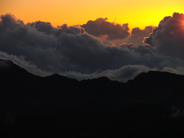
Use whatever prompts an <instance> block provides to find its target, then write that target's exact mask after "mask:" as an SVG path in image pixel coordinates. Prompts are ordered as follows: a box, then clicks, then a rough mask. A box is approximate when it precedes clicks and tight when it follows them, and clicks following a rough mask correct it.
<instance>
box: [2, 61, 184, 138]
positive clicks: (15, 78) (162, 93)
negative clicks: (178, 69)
mask: <svg viewBox="0 0 184 138" xmlns="http://www.w3.org/2000/svg"><path fill="white" fill-rule="evenodd" d="M183 82H184V76H182V75H176V74H172V73H168V72H158V71H150V72H147V73H141V74H139V75H138V76H137V77H135V79H133V80H129V81H128V82H127V83H122V82H118V81H112V80H110V79H108V78H106V77H101V78H96V79H88V80H82V81H78V80H75V79H70V78H67V77H64V76H61V75H58V74H53V75H51V76H46V77H40V76H35V75H33V74H31V73H29V72H27V71H26V70H25V69H23V68H21V67H19V66H17V65H16V64H14V63H13V62H12V61H10V60H4V59H1V60H0V84H1V92H0V118H1V123H0V128H1V132H2V133H1V135H2V136H4V137H8V138H9V137H13V138H14V137H15V138H16V137H22V138H23V137H30V138H31V137H36V138H40V137H57V136H64V137H77V138H79V137H98V138H101V137H107V138H110V137H123V136H124V137H137V136H140V137H144V136H146V137H161V136H167V137H182V136H184V133H183V130H182V129H181V128H182V126H183V125H182V124H183V123H184V117H183V107H184V101H183V97H184V93H183V91H184V88H183Z"/></svg>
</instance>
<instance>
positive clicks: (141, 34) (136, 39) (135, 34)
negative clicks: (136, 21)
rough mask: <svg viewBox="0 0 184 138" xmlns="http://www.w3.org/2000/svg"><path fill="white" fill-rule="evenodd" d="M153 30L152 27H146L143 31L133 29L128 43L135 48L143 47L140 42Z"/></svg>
mask: <svg viewBox="0 0 184 138" xmlns="http://www.w3.org/2000/svg"><path fill="white" fill-rule="evenodd" d="M154 28H155V27H153V26H146V27H145V28H144V29H143V30H141V29H140V28H139V27H137V28H133V29H132V32H131V37H130V38H129V40H128V42H129V43H134V45H136V46H139V45H143V43H142V41H143V40H144V38H145V37H148V36H149V35H150V34H151V33H152V31H153V29H154Z"/></svg>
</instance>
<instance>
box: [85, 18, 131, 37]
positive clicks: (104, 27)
mask: <svg viewBox="0 0 184 138" xmlns="http://www.w3.org/2000/svg"><path fill="white" fill-rule="evenodd" d="M107 20H108V19H107V18H98V19H96V20H95V21H88V22H87V23H86V24H83V25H82V27H83V28H84V29H85V31H86V32H87V33H89V34H92V35H94V36H97V37H100V36H105V35H106V37H107V39H109V40H112V39H124V38H126V37H128V36H129V35H130V34H129V32H128V31H129V27H128V24H123V25H120V24H115V23H111V22H108V21H107Z"/></svg>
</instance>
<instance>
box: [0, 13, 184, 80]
mask: <svg viewBox="0 0 184 138" xmlns="http://www.w3.org/2000/svg"><path fill="white" fill-rule="evenodd" d="M153 33H154V32H153ZM0 58H7V59H10V60H13V61H14V62H16V63H17V64H18V65H21V66H22V67H24V68H26V69H27V70H28V71H30V72H32V73H34V74H37V75H38V74H40V75H44V74H50V73H59V74H62V75H67V76H71V77H75V78H78V79H84V78H94V77H100V76H107V77H109V78H110V79H113V80H119V81H127V80H128V79H132V78H134V77H135V76H136V75H137V74H138V73H140V72H146V71H149V70H164V69H167V70H171V71H173V72H177V71H178V69H180V71H181V70H183V67H184V63H183V61H182V60H181V59H178V58H173V57H171V56H163V55H161V54H158V53H157V51H156V50H155V49H154V48H152V47H151V46H134V44H132V43H123V44H119V45H115V44H113V43H111V42H109V41H100V40H99V39H98V38H96V37H95V36H93V35H91V34H88V33H87V32H85V30H84V29H83V28H82V27H80V26H67V25H62V26H59V27H58V28H54V27H53V26H52V25H51V24H50V23H45V22H41V21H38V22H34V23H28V24H24V23H23V22H22V21H20V20H17V19H16V18H15V17H13V16H12V15H10V14H6V15H2V16H1V21H0ZM180 71H178V72H179V73H180Z"/></svg>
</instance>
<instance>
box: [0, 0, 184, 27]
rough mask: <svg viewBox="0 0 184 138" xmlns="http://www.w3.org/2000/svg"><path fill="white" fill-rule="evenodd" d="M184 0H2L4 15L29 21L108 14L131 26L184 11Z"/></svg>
mask: <svg viewBox="0 0 184 138" xmlns="http://www.w3.org/2000/svg"><path fill="white" fill-rule="evenodd" d="M183 6H184V1H183V0H127V1H125V0H0V14H6V13H12V14H14V15H15V16H16V17H17V18H19V19H21V20H23V21H24V23H27V22H34V21H37V20H41V21H47V22H51V23H52V25H53V26H57V25H62V24H65V23H66V24H68V25H76V24H85V23H86V22H87V21H88V20H95V19H97V18H99V17H103V18H105V17H107V18H108V19H109V20H108V21H110V22H113V21H115V22H116V23H121V24H123V23H129V27H130V28H133V27H140V28H144V27H145V26H148V25H154V26H157V25H158V23H159V21H160V20H161V19H163V17H164V16H171V15H172V14H173V12H180V13H184V8H183Z"/></svg>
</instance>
